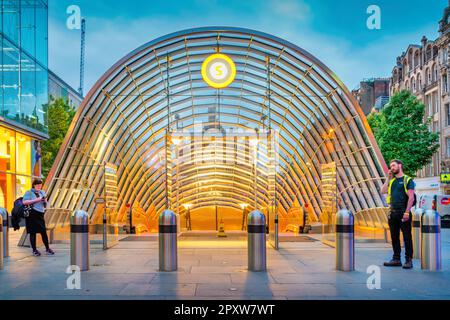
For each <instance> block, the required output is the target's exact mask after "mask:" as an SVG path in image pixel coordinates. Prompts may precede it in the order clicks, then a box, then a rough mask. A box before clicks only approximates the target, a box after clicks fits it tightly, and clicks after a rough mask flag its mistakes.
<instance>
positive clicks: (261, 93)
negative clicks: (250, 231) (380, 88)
mask: <svg viewBox="0 0 450 320" xmlns="http://www.w3.org/2000/svg"><path fill="white" fill-rule="evenodd" d="M385 171H386V165H385V163H384V161H383V159H382V156H381V153H380V150H379V149H378V146H377V145H376V142H375V139H374V137H373V135H372V132H371V130H370V128H369V125H368V123H367V120H366V118H365V116H364V114H363V112H362V110H361V108H360V107H359V105H358V103H357V102H356V100H355V98H354V97H353V96H352V95H351V93H350V92H349V90H348V89H347V88H346V87H345V86H344V85H343V83H342V82H341V80H340V79H339V78H338V76H337V75H336V74H334V73H333V72H332V71H331V70H330V69H328V67H326V66H325V65H324V64H323V63H322V62H320V61H319V60H318V59H317V58H316V57H314V56H313V55H311V54H310V53H308V52H307V51H305V50H304V49H302V48H300V47H298V46H297V45H294V44H292V43H290V42H288V41H286V40H283V39H280V38H278V37H276V36H273V35H269V34H265V33H262V32H258V31H254V30H248V29H242V28H229V27H204V28H196V29H189V30H184V31H180V32H176V33H173V34H169V35H166V36H163V37H161V38H158V39H155V40H153V41H150V42H149V43H147V44H145V45H143V46H141V47H139V48H137V49H136V50H134V51H133V52H131V53H130V54H129V55H127V56H126V57H124V58H123V59H121V60H120V61H118V62H117V63H116V64H115V65H113V66H112V67H111V68H110V69H109V70H108V71H107V72H106V73H105V74H104V75H103V76H102V77H101V78H100V79H99V80H98V82H97V83H96V84H95V85H94V87H93V88H92V89H91V90H90V92H89V94H88V95H87V96H86V98H85V100H84V101H83V103H82V105H81V106H80V108H79V110H78V112H77V114H76V116H75V118H74V120H73V122H72V124H71V127H70V131H69V133H68V134H67V136H66V138H65V140H64V142H63V146H62V147H61V149H60V151H59V153H58V156H57V159H56V161H55V164H54V165H53V167H52V169H51V171H50V173H49V176H48V177H47V179H46V182H45V186H44V188H45V189H46V190H47V192H48V195H49V202H50V209H49V215H48V217H47V218H48V225H49V226H50V227H51V228H53V230H54V237H55V238H57V237H64V235H68V233H69V213H70V212H72V211H73V210H76V209H81V210H85V211H86V212H88V213H89V215H90V217H91V224H92V226H91V227H92V228H91V231H92V233H94V234H102V232H105V233H106V234H107V236H108V237H111V238H112V239H115V238H116V236H117V234H120V233H122V232H129V231H130V229H133V228H134V230H135V231H136V232H137V233H156V232H157V230H158V217H159V215H160V213H161V212H163V211H164V210H165V209H166V208H169V209H171V210H173V211H174V212H175V213H176V214H177V215H178V218H179V227H180V228H181V229H182V231H186V232H188V231H192V232H194V231H207V230H218V229H219V228H220V224H221V223H223V224H224V225H225V228H226V230H230V231H231V230H234V231H245V230H246V216H247V214H248V213H249V212H250V211H252V210H254V209H257V210H260V211H261V212H263V213H264V214H265V215H266V221H267V223H268V230H269V232H270V233H273V232H275V231H276V230H278V231H281V232H292V233H296V232H298V227H299V226H301V225H302V223H303V222H302V221H303V220H304V219H305V217H307V219H308V221H309V222H310V223H315V224H318V225H320V226H321V227H323V229H322V230H324V232H328V231H327V230H332V228H329V227H330V226H332V224H333V216H334V214H335V213H336V211H337V210H338V209H339V208H347V209H349V210H351V211H352V212H354V213H358V212H365V211H367V210H371V209H372V208H381V207H383V198H382V195H381V194H380V187H381V185H382V179H383V178H384V172H385Z"/></svg>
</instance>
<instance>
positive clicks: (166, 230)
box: [158, 210, 178, 271]
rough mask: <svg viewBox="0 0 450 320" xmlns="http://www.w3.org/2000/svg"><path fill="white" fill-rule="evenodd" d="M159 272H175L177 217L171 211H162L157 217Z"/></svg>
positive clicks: (176, 266) (176, 264)
mask: <svg viewBox="0 0 450 320" xmlns="http://www.w3.org/2000/svg"><path fill="white" fill-rule="evenodd" d="M158 228H159V270H160V271H176V270H177V269H178V253H177V216H176V215H175V213H174V212H173V211H172V210H164V212H162V213H161V215H160V216H159V227H158Z"/></svg>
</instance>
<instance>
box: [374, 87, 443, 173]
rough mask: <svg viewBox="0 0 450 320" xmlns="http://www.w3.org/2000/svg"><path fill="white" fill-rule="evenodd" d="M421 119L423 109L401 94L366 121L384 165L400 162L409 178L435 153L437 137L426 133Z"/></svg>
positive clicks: (414, 101) (414, 100) (427, 120)
mask: <svg viewBox="0 0 450 320" xmlns="http://www.w3.org/2000/svg"><path fill="white" fill-rule="evenodd" d="M424 115H425V105H424V104H423V103H421V102H420V101H419V100H418V99H417V98H416V97H415V96H413V95H412V94H411V93H410V92H409V91H406V90H403V91H401V92H398V93H396V94H395V95H394V96H392V97H391V99H390V101H389V103H388V104H387V105H386V106H385V107H384V108H383V109H382V111H381V112H379V113H374V112H373V113H371V114H370V115H369V116H368V117H367V120H368V122H369V125H370V126H371V128H372V130H373V133H374V135H375V138H376V140H377V142H378V146H379V147H380V149H381V153H382V154H383V157H384V159H385V160H386V162H388V161H390V160H392V159H400V160H402V161H403V165H404V170H405V173H406V174H407V175H410V176H412V177H414V176H415V175H416V172H417V171H418V170H420V169H422V168H423V167H424V166H425V165H427V164H428V163H429V162H430V160H431V158H432V156H433V154H434V153H435V152H436V151H437V150H438V149H439V134H438V133H433V132H430V131H429V130H428V125H429V124H430V122H431V119H430V118H428V119H425V121H424Z"/></svg>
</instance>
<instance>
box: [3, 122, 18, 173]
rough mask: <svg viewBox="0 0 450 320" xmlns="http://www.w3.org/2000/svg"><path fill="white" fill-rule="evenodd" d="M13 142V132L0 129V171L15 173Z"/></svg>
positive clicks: (14, 148) (14, 145) (14, 146)
mask: <svg viewBox="0 0 450 320" xmlns="http://www.w3.org/2000/svg"><path fill="white" fill-rule="evenodd" d="M15 140H16V139H15V134H14V131H11V130H8V129H6V128H3V127H0V171H4V172H15V164H16V161H15V159H16V143H15Z"/></svg>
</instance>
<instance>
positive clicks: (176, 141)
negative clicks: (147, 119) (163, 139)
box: [172, 137, 181, 146]
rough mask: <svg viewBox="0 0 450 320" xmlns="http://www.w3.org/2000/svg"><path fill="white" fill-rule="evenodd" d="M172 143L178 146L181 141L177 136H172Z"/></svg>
mask: <svg viewBox="0 0 450 320" xmlns="http://www.w3.org/2000/svg"><path fill="white" fill-rule="evenodd" d="M172 143H173V144H174V145H176V146H178V145H179V144H180V143H181V138H179V137H172Z"/></svg>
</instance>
